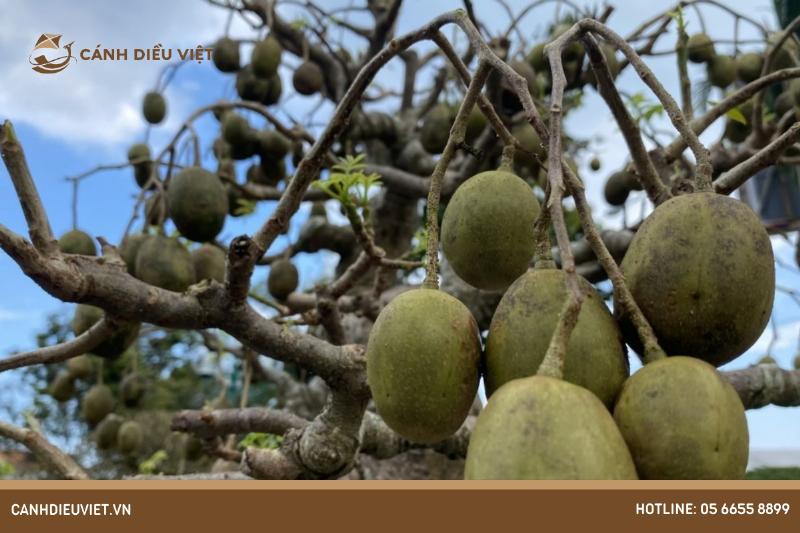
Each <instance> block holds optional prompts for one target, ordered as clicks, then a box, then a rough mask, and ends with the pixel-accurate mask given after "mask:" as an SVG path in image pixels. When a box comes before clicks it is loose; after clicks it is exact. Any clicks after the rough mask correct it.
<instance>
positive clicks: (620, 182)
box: [603, 170, 641, 206]
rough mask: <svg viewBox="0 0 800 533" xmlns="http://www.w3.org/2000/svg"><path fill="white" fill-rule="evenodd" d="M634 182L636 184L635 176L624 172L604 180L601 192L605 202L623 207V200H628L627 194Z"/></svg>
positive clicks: (615, 173) (616, 173)
mask: <svg viewBox="0 0 800 533" xmlns="http://www.w3.org/2000/svg"><path fill="white" fill-rule="evenodd" d="M632 178H633V179H632ZM634 182H635V183H638V181H637V180H636V176H632V175H631V174H630V173H629V172H626V171H624V170H621V171H619V172H614V173H613V174H611V175H610V176H609V177H608V179H607V180H606V186H605V189H604V190H603V194H604V196H605V198H606V202H608V203H609V204H611V205H614V206H620V205H623V204H624V203H625V200H627V199H628V194H629V193H630V192H631V190H633V187H631V185H632V183H634ZM640 188H641V187H640Z"/></svg>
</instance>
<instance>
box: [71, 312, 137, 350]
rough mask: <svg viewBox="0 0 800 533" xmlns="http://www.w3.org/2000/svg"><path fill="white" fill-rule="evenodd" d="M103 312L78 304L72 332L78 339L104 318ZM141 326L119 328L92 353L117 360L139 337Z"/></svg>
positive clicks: (126, 325) (132, 325)
mask: <svg viewBox="0 0 800 533" xmlns="http://www.w3.org/2000/svg"><path fill="white" fill-rule="evenodd" d="M103 315H104V313H103V310H102V309H100V308H99V307H95V306H93V305H88V304H78V306H77V307H76V308H75V315H74V316H73V318H72V323H71V326H72V332H73V333H74V334H75V336H76V337H77V336H78V335H81V334H83V333H84V332H85V331H87V330H88V329H89V328H91V327H92V326H94V325H95V324H96V323H97V322H99V321H100V319H101V318H103ZM139 329H140V325H139V324H136V323H133V324H130V323H129V324H125V325H122V326H120V327H119V328H117V330H116V331H115V332H114V333H112V334H111V335H110V336H109V337H108V338H106V339H105V340H104V341H103V342H101V343H100V344H98V345H97V346H95V347H94V348H92V349H91V350H90V351H91V353H93V354H95V355H97V356H100V357H104V358H106V359H116V358H117V357H119V356H120V355H122V354H123V352H125V350H127V349H128V348H129V347H130V345H131V344H133V342H134V341H135V340H136V338H137V337H138V336H139Z"/></svg>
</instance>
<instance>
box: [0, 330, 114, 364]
mask: <svg viewBox="0 0 800 533" xmlns="http://www.w3.org/2000/svg"><path fill="white" fill-rule="evenodd" d="M115 329H116V328H114V326H113V325H112V324H111V323H110V322H109V321H108V319H106V318H103V319H101V320H100V321H99V322H97V323H96V324H94V325H93V326H92V327H90V328H89V329H87V330H86V331H84V332H83V333H82V334H80V335H78V336H77V337H75V338H74V339H72V340H70V341H67V342H64V343H61V344H56V345H55V346H47V347H44V348H39V349H38V350H33V351H30V352H25V353H21V354H16V355H14V356H12V357H9V358H8V359H4V360H2V361H0V372H5V371H6V370H11V369H13V368H20V367H23V366H31V365H40V364H43V365H50V364H53V363H61V362H64V361H66V360H67V359H71V358H73V357H77V356H79V355H83V354H85V353H87V352H90V351H92V349H93V348H94V347H96V346H97V345H98V344H100V343H101V342H103V341H104V340H106V339H107V338H109V337H110V336H111V335H112V334H113V333H114V331H115Z"/></svg>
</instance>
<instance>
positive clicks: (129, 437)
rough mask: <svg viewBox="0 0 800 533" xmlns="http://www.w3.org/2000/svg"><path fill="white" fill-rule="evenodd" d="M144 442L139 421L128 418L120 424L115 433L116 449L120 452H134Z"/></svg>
mask: <svg viewBox="0 0 800 533" xmlns="http://www.w3.org/2000/svg"><path fill="white" fill-rule="evenodd" d="M143 442H144V431H143V430H142V426H141V425H140V424H139V422H136V421H135V420H128V421H127V422H125V423H124V424H122V425H121V426H120V428H119V432H118V433H117V449H118V450H119V451H120V452H121V453H126V454H135V453H136V452H138V451H139V448H141V447H142V443H143Z"/></svg>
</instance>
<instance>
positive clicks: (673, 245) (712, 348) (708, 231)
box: [615, 192, 775, 366]
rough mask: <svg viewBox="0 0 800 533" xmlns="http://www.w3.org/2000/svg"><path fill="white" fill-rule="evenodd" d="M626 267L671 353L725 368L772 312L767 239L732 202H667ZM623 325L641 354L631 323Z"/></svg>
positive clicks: (648, 222) (701, 198)
mask: <svg viewBox="0 0 800 533" xmlns="http://www.w3.org/2000/svg"><path fill="white" fill-rule="evenodd" d="M621 266H622V270H623V272H624V274H625V279H626V281H627V282H628V288H629V289H630V291H631V293H632V294H633V297H634V299H635V300H636V303H637V304H639V307H640V308H641V310H642V312H643V313H644V315H645V317H646V318H647V320H648V321H649V322H650V325H651V326H652V327H653V330H654V332H655V334H656V337H657V338H658V340H659V342H660V344H661V347H662V348H664V350H665V351H666V352H667V353H668V354H678V355H680V354H692V356H694V357H698V358H700V359H703V360H705V361H707V362H709V363H711V364H713V365H715V366H719V365H722V364H724V363H727V362H728V361H731V360H733V359H735V358H736V357H738V356H739V355H741V354H742V353H744V352H745V350H747V349H748V348H749V347H750V346H752V345H753V343H754V342H755V341H756V340H757V339H758V337H759V336H760V335H761V332H762V331H764V328H765V327H766V325H767V322H768V320H769V317H770V313H771V311H772V300H773V297H774V293H775V266H774V263H773V255H772V246H771V245H770V240H769V236H768V235H767V232H766V231H765V230H764V226H763V224H762V223H761V220H759V218H758V216H757V215H756V214H755V213H753V211H752V210H751V209H750V208H749V207H747V206H746V205H745V204H744V203H742V202H740V201H739V200H736V199H734V198H730V197H728V196H724V195H721V194H715V193H710V192H701V193H692V194H686V195H681V196H676V197H674V198H672V199H670V200H668V201H666V202H664V203H663V204H661V205H660V206H658V207H657V208H656V210H655V211H654V212H653V213H652V214H651V215H650V216H649V217H647V219H645V221H644V223H643V224H642V225H641V226H640V228H639V230H638V231H637V233H636V235H635V237H634V238H633V241H632V242H631V245H630V247H629V248H628V252H627V253H626V254H625V259H624V260H623V261H622V265H621ZM615 310H619V306H615ZM622 325H623V333H624V334H625V337H626V340H627V341H628V343H629V344H631V346H633V347H634V348H636V347H637V346H638V337H637V335H636V334H635V333H634V331H633V329H632V327H631V325H630V324H629V323H628V321H627V319H625V320H623V324H622ZM637 351H639V350H637ZM640 353H641V352H640Z"/></svg>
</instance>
